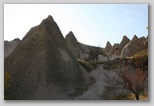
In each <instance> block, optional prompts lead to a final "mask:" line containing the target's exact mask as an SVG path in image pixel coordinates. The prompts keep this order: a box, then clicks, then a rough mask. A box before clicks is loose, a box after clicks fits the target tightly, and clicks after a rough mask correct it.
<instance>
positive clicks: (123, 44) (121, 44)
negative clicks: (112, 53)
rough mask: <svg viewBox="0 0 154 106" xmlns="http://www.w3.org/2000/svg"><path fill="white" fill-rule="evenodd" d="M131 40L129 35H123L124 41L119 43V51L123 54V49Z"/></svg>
mask: <svg viewBox="0 0 154 106" xmlns="http://www.w3.org/2000/svg"><path fill="white" fill-rule="evenodd" d="M129 42H130V39H128V38H127V36H123V38H122V41H121V42H120V45H119V53H120V54H121V51H122V49H123V48H124V47H125V46H126V45H127V44H128V43H129Z"/></svg>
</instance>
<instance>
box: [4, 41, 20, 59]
mask: <svg viewBox="0 0 154 106" xmlns="http://www.w3.org/2000/svg"><path fill="white" fill-rule="evenodd" d="M19 43H20V39H18V38H17V39H14V40H12V41H10V42H9V41H4V58H6V57H7V56H9V55H10V54H11V53H12V51H13V50H14V49H15V48H16V46H17V45H18V44H19Z"/></svg>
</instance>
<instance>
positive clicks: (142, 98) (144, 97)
mask: <svg viewBox="0 0 154 106" xmlns="http://www.w3.org/2000/svg"><path fill="white" fill-rule="evenodd" d="M128 98H129V99H130V100H136V98H135V95H134V94H133V93H131V94H130V96H129V97H128ZM139 100H148V95H143V94H140V98H139Z"/></svg>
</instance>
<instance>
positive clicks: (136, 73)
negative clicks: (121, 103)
mask: <svg viewBox="0 0 154 106" xmlns="http://www.w3.org/2000/svg"><path fill="white" fill-rule="evenodd" d="M114 72H115V74H114V77H113V76H112V77H109V76H108V75H107V74H106V78H107V84H108V85H106V88H108V89H110V88H112V90H114V91H115V93H116V95H119V97H120V96H122V95H124V94H125V93H126V92H127V91H130V92H132V93H133V94H134V95H135V97H136V100H139V95H140V93H141V92H142V91H143V90H144V89H145V88H146V87H147V86H148V85H147V84H148V83H147V80H148V79H147V74H148V71H147V70H142V68H132V67H122V68H118V69H117V70H116V71H114ZM115 89H116V90H115Z"/></svg>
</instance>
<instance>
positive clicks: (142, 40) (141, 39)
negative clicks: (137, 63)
mask: <svg viewBox="0 0 154 106" xmlns="http://www.w3.org/2000/svg"><path fill="white" fill-rule="evenodd" d="M139 40H140V42H141V43H144V42H145V41H146V40H147V39H146V38H145V37H144V36H143V37H140V38H139Z"/></svg>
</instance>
